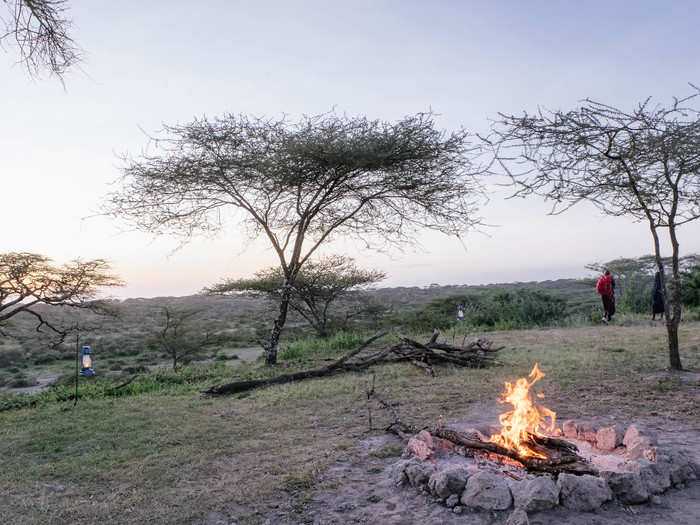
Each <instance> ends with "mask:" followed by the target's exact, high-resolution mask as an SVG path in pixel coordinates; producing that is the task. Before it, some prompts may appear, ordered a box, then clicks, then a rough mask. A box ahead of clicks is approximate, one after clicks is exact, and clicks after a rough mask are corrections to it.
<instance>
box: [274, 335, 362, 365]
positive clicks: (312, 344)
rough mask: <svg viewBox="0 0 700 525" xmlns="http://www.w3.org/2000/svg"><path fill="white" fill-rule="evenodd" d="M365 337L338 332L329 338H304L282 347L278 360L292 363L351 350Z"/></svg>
mask: <svg viewBox="0 0 700 525" xmlns="http://www.w3.org/2000/svg"><path fill="white" fill-rule="evenodd" d="M365 339H366V337H365V336H364V335H363V334H361V333H358V332H338V333H336V334H333V335H332V336H331V337H328V338H325V339H321V338H318V337H305V338H303V339H297V340H296V341H293V342H291V343H286V344H283V345H282V348H281V349H280V352H279V358H280V360H284V361H292V360H299V359H307V358H310V357H313V356H317V355H328V354H333V353H337V351H338V350H352V349H353V348H356V347H358V346H359V345H361V344H362V343H363V342H364V341H365Z"/></svg>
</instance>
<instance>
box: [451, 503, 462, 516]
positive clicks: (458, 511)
mask: <svg viewBox="0 0 700 525" xmlns="http://www.w3.org/2000/svg"><path fill="white" fill-rule="evenodd" d="M463 510H464V507H462V506H460V505H457V506H456V507H455V508H453V509H452V512H454V513H455V514H462V511H463Z"/></svg>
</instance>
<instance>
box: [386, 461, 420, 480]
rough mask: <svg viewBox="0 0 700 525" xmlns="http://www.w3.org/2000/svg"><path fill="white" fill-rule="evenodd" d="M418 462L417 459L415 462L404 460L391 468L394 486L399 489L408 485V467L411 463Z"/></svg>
mask: <svg viewBox="0 0 700 525" xmlns="http://www.w3.org/2000/svg"><path fill="white" fill-rule="evenodd" d="M412 461H413V462H416V460H415V458H414V460H407V459H402V460H400V461H397V462H396V463H394V464H393V465H392V466H391V471H390V472H391V473H390V475H391V480H392V481H393V483H394V485H395V486H397V487H403V486H404V485H406V484H407V483H408V476H406V467H407V466H408V465H409V464H410V463H411V462H412Z"/></svg>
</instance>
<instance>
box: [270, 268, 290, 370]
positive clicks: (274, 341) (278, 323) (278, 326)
mask: <svg viewBox="0 0 700 525" xmlns="http://www.w3.org/2000/svg"><path fill="white" fill-rule="evenodd" d="M291 292H292V285H291V283H290V282H289V280H285V283H284V287H283V288H282V296H281V297H280V309H279V315H278V316H277V319H275V322H274V324H273V325H272V330H271V331H270V339H269V340H268V342H267V344H266V345H265V347H264V350H265V352H264V353H265V363H267V364H268V365H274V364H276V363H277V350H278V348H279V341H280V335H281V334H282V328H284V324H285V323H286V322H287V311H288V310H289V298H290V296H291Z"/></svg>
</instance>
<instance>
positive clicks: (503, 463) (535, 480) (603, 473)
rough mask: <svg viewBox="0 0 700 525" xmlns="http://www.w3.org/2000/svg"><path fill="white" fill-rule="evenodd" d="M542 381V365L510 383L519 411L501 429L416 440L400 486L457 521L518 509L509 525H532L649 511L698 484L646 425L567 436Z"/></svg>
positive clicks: (570, 430)
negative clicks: (606, 508)
mask: <svg viewBox="0 0 700 525" xmlns="http://www.w3.org/2000/svg"><path fill="white" fill-rule="evenodd" d="M542 377H544V374H543V373H542V372H541V371H540V370H539V368H538V366H537V364H535V366H534V368H533V369H532V372H531V373H530V375H529V376H528V378H520V379H518V380H517V381H516V382H514V383H509V382H507V383H506V385H505V392H504V393H503V398H502V400H501V402H502V403H509V404H511V405H512V409H511V410H508V411H506V412H504V413H502V414H501V415H500V416H499V422H500V427H480V428H470V427H469V425H468V424H465V423H451V424H447V425H443V424H439V425H438V426H437V427H435V428H431V429H424V430H421V431H420V432H418V433H416V434H415V435H413V436H412V437H410V439H409V441H408V446H407V447H406V449H405V451H404V455H403V458H402V460H400V461H399V462H397V463H396V464H394V466H393V468H392V474H391V475H392V477H393V481H394V483H395V484H396V485H397V486H409V485H410V486H412V487H416V488H419V489H420V490H423V491H425V492H429V493H430V494H432V495H433V496H434V497H435V499H436V500H438V501H440V502H441V503H442V504H444V505H447V506H449V507H452V508H453V509H454V511H455V512H457V513H459V512H462V511H463V510H465V509H466V508H474V509H482V510H490V511H507V510H508V509H511V508H514V509H515V511H514V512H513V513H512V515H511V518H510V519H509V521H510V522H511V523H527V515H526V513H528V512H538V511H542V510H546V509H550V508H553V507H555V506H556V505H562V506H563V507H566V508H568V509H571V510H577V511H593V510H595V509H597V508H599V507H600V506H601V505H602V504H603V503H605V502H606V501H610V500H612V499H613V498H617V499H618V500H619V501H620V502H622V503H624V504H638V503H645V502H647V501H649V500H650V499H652V498H655V497H658V496H656V495H658V494H660V493H662V492H664V491H665V490H667V489H668V488H670V487H671V486H676V487H682V486H683V485H684V483H686V482H688V481H690V480H694V479H697V476H698V474H700V465H698V464H697V463H696V462H695V461H694V460H693V459H692V458H691V457H690V456H689V455H688V454H686V453H683V452H681V451H670V450H667V451H664V450H662V449H659V448H658V447H657V442H656V436H654V435H653V434H652V433H650V432H647V431H645V430H644V429H643V428H642V427H641V426H639V425H636V424H631V425H629V426H628V427H627V428H622V427H619V426H610V427H606V428H598V429H597V428H595V427H594V426H593V425H591V424H590V423H586V422H578V421H572V420H569V421H564V422H563V424H562V425H561V426H558V425H557V424H556V414H555V412H553V411H552V410H549V409H547V408H545V407H542V406H538V405H537V404H536V403H535V401H534V400H533V397H532V396H531V387H532V386H533V385H534V384H535V383H536V382H537V381H539V380H540V379H541V378H542ZM535 397H537V398H538V399H542V398H543V397H544V396H543V395H542V394H537V396H535Z"/></svg>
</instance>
